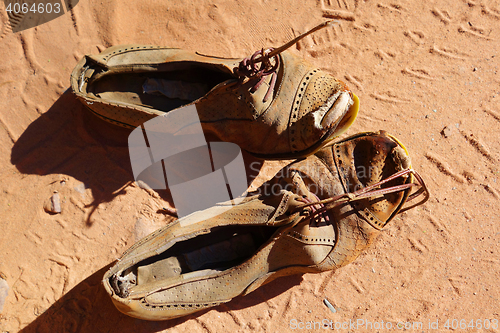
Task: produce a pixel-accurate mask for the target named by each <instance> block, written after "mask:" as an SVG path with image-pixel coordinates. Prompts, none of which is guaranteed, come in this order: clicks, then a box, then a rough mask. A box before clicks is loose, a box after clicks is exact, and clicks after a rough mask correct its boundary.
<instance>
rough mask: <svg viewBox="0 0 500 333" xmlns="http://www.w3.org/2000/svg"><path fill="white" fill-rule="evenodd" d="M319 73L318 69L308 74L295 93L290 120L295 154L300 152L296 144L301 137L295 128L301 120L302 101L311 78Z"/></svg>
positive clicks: (292, 146) (291, 144)
mask: <svg viewBox="0 0 500 333" xmlns="http://www.w3.org/2000/svg"><path fill="white" fill-rule="evenodd" d="M318 71H319V69H318V68H314V69H312V70H310V71H309V72H307V73H306V74H305V75H304V76H303V77H302V79H301V80H300V83H299V86H298V88H297V91H296V92H295V97H294V99H293V103H292V109H291V110H290V119H289V120H288V144H289V146H290V150H291V151H292V152H293V153H296V152H298V150H297V146H296V144H295V142H296V141H297V140H298V139H299V136H300V135H298V134H297V133H296V132H297V129H296V128H295V124H296V123H297V121H298V120H299V111H300V106H301V105H302V100H303V99H304V93H305V92H306V90H307V87H308V86H309V84H310V83H311V80H310V78H311V77H312V76H313V75H314V74H315V73H316V72H318ZM307 81H309V83H307Z"/></svg>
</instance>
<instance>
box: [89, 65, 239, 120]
mask: <svg viewBox="0 0 500 333" xmlns="http://www.w3.org/2000/svg"><path fill="white" fill-rule="evenodd" d="M150 67H151V66H148V67H147V68H145V69H144V71H137V70H134V72H131V71H126V70H123V71H115V72H102V73H99V74H94V76H93V77H91V78H90V80H89V82H88V84H87V93H89V94H93V95H95V96H97V97H99V98H101V99H103V100H105V101H108V102H114V103H120V104H123V103H126V104H133V105H139V106H143V107H147V108H153V109H155V110H159V111H164V112H167V111H170V110H173V109H175V108H178V107H181V106H183V105H186V104H189V103H191V102H193V101H195V100H197V99H199V98H201V97H203V96H204V95H206V94H207V93H208V92H209V91H210V90H211V89H212V88H214V87H215V86H216V85H218V84H220V83H222V82H224V81H227V80H229V79H235V77H233V76H232V75H230V74H229V73H225V72H222V71H221V70H217V69H215V68H211V67H205V66H202V65H196V64H190V63H187V64H186V63H183V64H179V65H178V66H177V67H176V68H171V66H170V67H167V68H162V67H158V68H155V69H154V70H153V69H151V68H150ZM164 67H165V66H164Z"/></svg>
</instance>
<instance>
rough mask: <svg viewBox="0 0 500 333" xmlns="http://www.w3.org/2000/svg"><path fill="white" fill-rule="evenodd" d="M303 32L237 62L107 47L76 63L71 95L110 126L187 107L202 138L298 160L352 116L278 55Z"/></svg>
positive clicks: (286, 55)
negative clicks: (193, 108) (190, 107)
mask: <svg viewBox="0 0 500 333" xmlns="http://www.w3.org/2000/svg"><path fill="white" fill-rule="evenodd" d="M323 26H325V24H323V25H321V27H323ZM318 27H319V26H318ZM318 27H316V28H315V29H316V30H317V29H318ZM315 29H313V30H311V31H310V32H308V33H311V32H312V31H314V30H315ZM308 33H306V34H304V35H301V36H299V37H298V38H296V39H295V40H294V41H292V42H290V43H287V44H285V46H284V47H281V48H279V49H276V50H274V49H267V50H262V51H258V52H256V53H255V54H254V55H253V56H252V57H249V58H245V59H223V58H217V57H210V56H205V55H201V54H198V53H192V52H189V51H185V50H180V49H173V48H166V47H160V46H146V45H119V46H113V47H110V48H108V49H106V50H105V51H103V52H102V53H100V54H98V55H87V56H85V57H84V58H83V59H81V61H80V62H79V63H78V64H77V65H76V67H75V68H74V70H73V72H72V74H71V88H72V90H73V92H74V93H75V94H76V96H77V97H78V98H79V99H80V100H81V101H82V103H83V104H84V105H85V106H87V107H88V108H89V109H90V110H91V111H92V112H93V113H94V114H96V115H97V116H99V117H101V118H102V119H104V120H107V121H109V122H112V123H114V124H117V125H121V126H124V127H128V128H136V127H138V126H140V125H141V124H143V123H144V122H146V121H147V120H149V119H152V118H154V117H156V116H161V115H164V114H165V113H166V112H169V113H171V112H182V111H183V107H186V106H188V105H191V104H193V105H195V106H196V109H197V112H198V116H199V120H200V122H201V125H202V129H203V131H204V132H205V133H210V134H212V135H215V137H217V138H218V139H220V140H221V141H225V142H232V143H235V144H237V145H239V146H240V148H242V149H244V150H246V151H248V152H250V153H252V154H253V155H255V156H257V157H260V158H265V159H292V158H300V157H305V156H308V155H310V154H313V153H314V152H316V151H317V150H319V149H320V148H321V147H323V146H324V145H326V144H327V143H328V142H330V141H331V140H333V139H334V138H336V137H338V136H339V135H340V134H342V133H343V132H344V131H345V130H347V128H348V127H349V126H350V125H351V124H352V123H353V121H354V120H355V118H356V115H357V112H358V109H359V101H358V99H357V97H356V96H355V95H354V94H353V93H352V92H351V91H350V90H349V89H348V88H347V86H346V85H345V84H344V83H343V82H341V81H339V80H337V79H335V78H334V77H332V76H331V75H329V74H328V73H326V72H324V71H322V70H320V69H318V68H316V67H315V66H313V65H311V64H309V63H308V62H306V61H305V60H304V59H302V58H300V57H298V56H296V55H294V54H293V53H291V52H288V51H285V50H284V49H285V48H286V47H289V46H290V45H293V43H294V42H296V41H297V40H298V39H300V38H303V36H305V35H307V34H308Z"/></svg>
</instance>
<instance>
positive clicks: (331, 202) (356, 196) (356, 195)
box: [297, 169, 429, 224]
mask: <svg viewBox="0 0 500 333" xmlns="http://www.w3.org/2000/svg"><path fill="white" fill-rule="evenodd" d="M408 174H412V175H413V176H414V177H415V179H416V183H408V184H402V185H395V186H390V187H386V188H379V187H380V186H381V185H383V184H385V183H387V182H389V181H391V180H394V179H396V178H399V177H407V176H408ZM414 187H418V190H417V191H415V192H414V193H412V194H411V195H410V196H408V199H407V200H406V201H407V202H408V201H411V200H414V199H415V198H417V197H419V196H420V195H422V194H423V195H424V198H423V199H422V200H421V201H419V202H417V203H415V204H413V205H411V206H409V207H404V208H402V209H401V210H400V211H399V213H402V212H404V211H407V210H409V209H411V208H413V207H415V206H419V205H421V204H423V203H425V202H426V201H427V200H428V199H429V190H428V189H427V186H426V185H425V183H424V180H423V179H422V177H421V176H420V175H419V174H418V172H416V171H415V170H413V169H405V170H402V171H399V172H396V173H395V174H393V175H391V176H389V177H387V178H386V179H383V180H381V181H379V182H377V183H375V184H372V185H369V186H367V187H364V188H362V189H360V190H357V191H355V192H352V193H344V194H340V195H337V196H334V197H331V198H327V199H324V200H319V198H318V201H312V200H309V199H308V200H305V201H309V202H307V203H305V204H304V205H301V206H299V207H297V209H298V210H299V209H304V208H306V207H311V206H312V207H314V208H311V212H310V215H309V218H310V219H311V223H314V224H317V221H318V220H317V219H318V218H320V216H321V217H323V216H324V214H325V212H326V211H328V210H330V209H332V208H334V207H336V206H339V205H342V204H344V203H351V202H354V201H357V200H361V199H366V198H370V197H374V196H379V195H384V194H389V193H395V192H400V191H406V190H409V189H411V188H414ZM315 206H316V207H315ZM317 206H319V207H320V208H317Z"/></svg>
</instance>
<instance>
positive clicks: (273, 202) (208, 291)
mask: <svg viewBox="0 0 500 333" xmlns="http://www.w3.org/2000/svg"><path fill="white" fill-rule="evenodd" d="M410 192H412V194H411V195H410ZM422 192H425V194H426V196H425V198H424V200H423V201H425V200H426V199H427V197H428V192H426V188H425V185H424V183H423V181H422V179H421V177H420V176H419V175H418V174H417V173H416V172H415V171H413V170H412V169H411V163H410V158H409V156H408V152H407V151H406V149H405V147H404V146H403V145H402V144H401V143H400V142H399V141H398V140H397V139H396V138H394V137H393V136H391V135H389V134H387V133H385V132H377V133H362V134H358V135H356V136H353V137H350V138H347V139H345V140H343V141H341V142H338V143H336V144H334V145H332V146H330V147H326V148H323V149H322V150H321V151H320V152H318V153H317V154H316V155H312V156H310V157H308V158H306V159H303V160H301V161H297V162H295V163H293V164H291V165H289V166H288V167H286V168H284V169H283V170H282V171H280V172H279V173H278V174H277V175H276V176H275V177H274V178H273V179H271V180H270V181H269V182H267V183H265V184H264V185H262V186H261V187H260V188H259V189H258V191H257V192H256V193H253V194H252V195H250V196H248V197H247V198H245V200H244V201H243V202H242V203H240V204H238V205H236V206H234V207H233V208H232V209H230V210H224V208H225V207H224V206H225V205H231V203H222V204H219V205H217V206H215V207H212V208H209V209H207V210H205V211H199V212H196V213H193V214H191V215H188V216H186V217H184V218H181V219H179V220H177V221H175V222H173V223H171V224H169V225H168V226H165V227H163V228H161V229H159V230H157V231H155V232H153V233H152V234H150V235H149V236H147V237H145V238H144V239H142V240H140V241H139V242H138V243H136V244H135V245H133V246H132V247H131V248H130V249H129V250H127V251H126V252H125V253H124V254H123V256H122V257H121V258H120V259H119V260H118V262H117V263H116V264H115V265H114V266H113V267H112V268H111V269H110V270H109V271H108V272H107V273H106V274H105V276H104V278H103V284H104V287H105V289H106V291H107V292H108V293H109V295H110V296H111V298H112V300H113V302H114V304H115V305H116V307H117V308H118V309H119V310H120V311H121V312H123V313H125V314H127V315H130V316H132V317H136V318H141V319H147V320H164V319H171V318H176V317H179V316H183V315H187V314H190V313H193V312H195V311H198V310H201V309H205V308H209V307H213V306H216V305H218V304H221V303H225V302H228V301H230V300H231V299H233V298H234V297H236V296H238V295H245V294H248V293H250V292H251V291H253V290H255V289H256V288H258V287H259V286H261V285H263V284H265V283H268V282H270V281H272V280H274V279H275V278H277V277H280V276H286V275H292V274H302V273H319V272H324V271H328V270H335V269H338V268H340V267H342V266H344V265H346V264H348V263H350V262H352V261H353V260H354V259H356V257H358V256H359V254H360V253H361V252H362V251H363V250H364V249H366V248H367V247H368V246H369V245H370V244H371V243H372V242H373V241H374V240H375V238H376V237H377V235H378V234H379V233H380V231H381V230H382V229H383V228H384V226H386V225H387V223H388V222H389V221H391V219H392V218H393V217H394V216H395V215H396V214H397V213H398V212H400V211H401V210H402V209H405V208H404V207H403V206H404V205H405V203H406V202H407V201H409V200H410V199H414V198H415V197H416V196H417V195H419V194H421V193H422ZM423 201H420V202H418V203H417V204H419V203H422V202H423ZM410 208H411V207H410ZM217 210H221V211H223V212H222V213H221V214H220V215H217V216H215V217H211V218H208V219H204V218H203V216H204V215H207V213H209V214H210V215H211V216H214V215H216V214H214V212H215V213H216V211H217Z"/></svg>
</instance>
